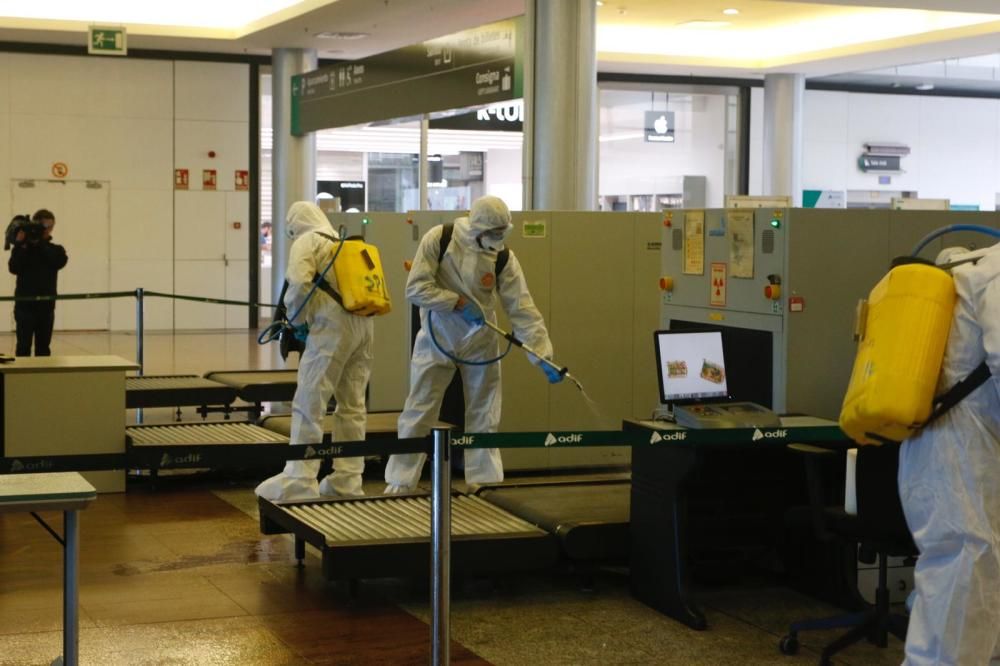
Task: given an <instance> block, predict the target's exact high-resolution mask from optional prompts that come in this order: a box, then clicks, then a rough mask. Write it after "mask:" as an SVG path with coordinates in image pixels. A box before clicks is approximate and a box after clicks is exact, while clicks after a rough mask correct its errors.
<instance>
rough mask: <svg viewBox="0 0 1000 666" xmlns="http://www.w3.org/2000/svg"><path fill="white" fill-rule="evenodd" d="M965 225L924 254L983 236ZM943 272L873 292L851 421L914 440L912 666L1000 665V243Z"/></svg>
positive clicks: (911, 276) (846, 413)
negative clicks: (964, 236)
mask: <svg viewBox="0 0 1000 666" xmlns="http://www.w3.org/2000/svg"><path fill="white" fill-rule="evenodd" d="M959 227H960V228H954V227H952V228H945V229H944V230H939V231H938V232H935V233H934V234H931V235H929V236H928V237H927V238H925V239H924V240H923V241H921V243H920V244H919V245H918V246H917V249H916V250H915V251H914V253H913V254H914V256H915V255H917V254H918V253H919V252H920V250H921V249H922V248H923V247H924V246H926V244H927V243H929V242H930V241H931V240H933V239H934V238H936V237H937V236H939V235H941V234H942V233H946V232H948V231H953V230H973V229H969V228H968V225H959ZM975 230H978V231H986V232H987V233H990V234H991V235H994V236H997V235H1000V234H998V232H997V230H995V229H990V228H978V229H975ZM936 264H937V266H933V265H926V264H925V265H919V264H914V263H906V264H904V265H899V266H897V267H895V268H893V269H892V270H891V271H890V272H889V274H888V275H886V277H885V278H883V280H882V282H880V283H879V285H877V286H876V287H875V289H874V290H873V291H872V296H871V302H870V303H869V306H868V310H869V312H868V317H867V319H868V322H867V326H863V327H862V328H861V333H862V339H861V344H860V345H859V350H858V356H857V358H856V360H855V366H854V373H853V374H852V377H851V385H850V387H849V388H848V392H847V397H846V398H845V402H844V409H843V411H842V412H841V417H840V421H841V427H842V428H843V429H844V431H845V432H847V433H848V434H849V435H850V436H851V437H852V438H853V439H855V441H858V442H859V443H862V444H871V443H878V442H880V441H881V442H890V441H893V440H897V441H898V440H900V439H904V441H903V443H902V446H901V448H900V451H899V477H898V482H899V496H900V500H901V503H902V506H903V512H904V514H905V516H906V522H907V525H908V526H909V528H910V532H911V534H912V535H913V540H914V542H915V543H916V545H917V547H918V548H919V550H920V557H919V559H918V560H917V564H916V568H915V570H914V579H915V598H914V603H913V607H912V610H911V614H910V620H909V627H908V631H907V636H906V659H905V662H904V663H905V664H907V665H908V666H918V665H920V666H922V665H925V664H926V665H930V664H987V663H994V662H1000V244H997V245H994V246H993V247H990V248H986V249H985V250H979V251H977V252H974V253H970V252H969V251H968V250H966V249H964V248H949V249H947V250H944V251H943V252H941V253H940V254H939V256H938V258H937V262H936ZM942 268H945V269H948V270H950V271H951V275H948V273H947V272H946V271H945V270H941V269H942ZM907 362H909V367H907ZM935 390H937V391H938V394H937V397H934V391H935Z"/></svg>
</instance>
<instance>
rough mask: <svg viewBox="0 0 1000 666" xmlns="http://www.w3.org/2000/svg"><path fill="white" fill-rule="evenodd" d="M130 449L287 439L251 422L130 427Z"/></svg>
mask: <svg viewBox="0 0 1000 666" xmlns="http://www.w3.org/2000/svg"><path fill="white" fill-rule="evenodd" d="M125 433H126V435H128V437H129V439H130V441H131V443H132V446H171V445H174V446H211V445H213V444H221V445H227V444H229V445H231V444H287V443H288V438H287V437H285V436H283V435H279V434H278V433H276V432H272V431H271V430H267V429H266V428H261V427H260V426H256V425H253V424H252V423H191V424H177V425H150V426H132V427H129V428H126V429H125Z"/></svg>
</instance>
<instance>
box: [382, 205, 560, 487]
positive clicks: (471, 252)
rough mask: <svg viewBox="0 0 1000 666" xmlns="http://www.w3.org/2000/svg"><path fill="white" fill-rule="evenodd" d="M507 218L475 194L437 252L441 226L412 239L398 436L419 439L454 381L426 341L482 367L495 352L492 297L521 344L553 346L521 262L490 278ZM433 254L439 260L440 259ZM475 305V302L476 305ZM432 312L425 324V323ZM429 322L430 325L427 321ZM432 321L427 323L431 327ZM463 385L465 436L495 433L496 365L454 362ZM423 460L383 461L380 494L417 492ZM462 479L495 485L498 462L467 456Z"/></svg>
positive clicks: (489, 455)
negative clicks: (410, 309) (406, 365)
mask: <svg viewBox="0 0 1000 666" xmlns="http://www.w3.org/2000/svg"><path fill="white" fill-rule="evenodd" d="M512 228H513V227H512V225H511V223H510V211H508V210H507V206H506V204H504V202H503V201H502V200H501V199H499V198H497V197H489V196H488V197H482V198H480V199H477V200H476V201H475V202H474V203H473V204H472V210H471V211H470V213H469V217H460V218H458V219H457V220H455V222H454V226H453V229H452V236H451V240H450V241H449V242H448V243H447V247H446V248H445V249H444V254H443V256H442V254H441V250H442V248H441V240H442V233H443V232H444V227H443V226H436V227H433V228H432V229H430V230H429V231H428V232H427V233H426V234H424V237H423V238H422V239H420V246H419V247H418V248H417V256H416V257H414V259H413V266H412V268H411V269H410V276H409V278H408V279H407V281H406V298H407V299H408V300H409V301H410V302H411V303H414V304H416V305H418V306H419V307H420V331H419V332H418V333H417V338H416V341H415V342H414V344H413V356H412V358H411V360H410V394H409V396H408V397H407V398H406V404H405V406H404V407H403V413H402V414H401V415H400V417H399V427H398V429H399V436H400V437H401V438H408V437H423V436H426V435H427V434H428V433H429V432H430V429H431V426H432V424H433V423H434V422H435V421H436V420H437V418H438V414H439V413H440V410H441V401H442V399H443V398H444V393H445V390H446V389H447V388H448V384H449V383H450V382H451V379H452V377H453V376H454V374H455V367H456V363H455V362H453V361H452V360H450V359H449V358H448V357H447V356H446V355H445V354H444V353H442V352H441V350H440V349H438V348H437V346H436V345H435V344H434V341H433V340H432V339H431V336H430V332H429V331H430V327H431V326H433V327H434V335H435V337H436V338H437V342H438V344H439V345H441V347H442V348H444V349H445V350H446V351H447V352H448V353H449V354H451V355H453V356H455V357H456V358H459V359H462V360H465V361H484V360H489V359H492V358H496V357H497V356H498V355H499V349H500V345H499V337H498V336H497V335H495V334H494V333H493V332H492V331H489V330H486V329H485V328H482V329H479V330H476V328H477V327H478V326H479V325H481V324H482V323H483V319H484V318H486V319H489V320H490V321H491V322H494V323H495V322H496V306H497V301H498V300H499V301H500V302H501V303H502V304H503V308H504V310H505V311H506V312H507V316H508V317H509V318H510V321H511V324H512V325H513V327H514V333H515V334H516V335H517V337H518V338H519V339H521V340H522V341H524V343H525V344H526V345H528V346H529V347H532V348H533V349H535V350H536V351H538V352H539V353H540V354H542V355H544V356H545V357H546V358H549V357H551V356H552V343H551V342H549V334H548V332H547V331H546V330H545V322H544V321H542V315H541V314H540V313H539V312H538V309H537V308H536V307H535V303H534V301H532V299H531V294H530V293H528V285H527V283H526V282H525V279H524V273H523V272H522V271H521V265H520V264H519V263H518V261H517V258H516V257H515V256H514V253H513V252H510V253H509V256H508V259H507V263H506V265H504V266H503V268H502V270H499V271H498V272H499V274H498V275H495V274H494V272H495V271H497V255H498V253H499V252H501V251H502V250H503V249H504V239H506V238H507V236H508V234H510V231H511V229H512ZM438 257H442V258H441V260H440V261H439V260H438ZM477 302H478V304H477ZM431 313H433V317H431ZM432 319H433V320H432ZM431 320H432V321H431ZM532 361H533V362H534V363H535V364H536V365H539V367H540V368H541V369H542V370H543V371H544V372H545V374H546V375H547V376H548V378H549V381H550V382H553V383H555V382H558V381H560V380H562V375H560V374H559V372H558V371H556V370H554V369H552V368H550V367H549V366H547V365H545V364H542V363H541V361H540V360H539V359H537V358H533V359H532ZM458 368H459V371H460V372H461V373H462V383H463V385H464V388H465V429H466V431H468V432H477V433H487V432H496V430H497V428H498V427H499V425H500V363H499V362H496V363H490V364H488V365H466V364H458ZM426 459H427V456H426V455H425V454H423V453H410V454H399V455H394V456H392V457H390V458H389V463H388V465H387V466H386V469H385V480H386V483H387V484H388V487H387V488H386V490H385V492H386V493H387V494H394V493H401V492H409V491H412V490H414V489H416V487H417V482H418V481H419V480H420V473H421V470H422V469H423V466H424V461H425V460H426ZM465 480H466V481H467V482H469V483H492V482H498V481H503V464H502V462H501V460H500V452H499V451H498V450H496V449H469V450H467V451H465Z"/></svg>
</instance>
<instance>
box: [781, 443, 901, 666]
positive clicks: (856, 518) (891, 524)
mask: <svg viewBox="0 0 1000 666" xmlns="http://www.w3.org/2000/svg"><path fill="white" fill-rule="evenodd" d="M789 448H790V449H792V450H794V451H796V452H797V453H800V454H802V455H803V458H804V459H805V461H806V475H807V481H808V484H809V502H810V513H811V516H812V519H813V525H814V527H815V529H816V532H817V534H818V536H819V537H820V538H821V539H824V540H831V539H838V540H841V541H845V542H855V543H858V544H859V546H860V548H859V555H858V557H859V559H860V560H861V561H863V562H873V561H874V559H875V556H877V557H878V589H877V591H876V602H875V605H874V606H873V607H871V608H869V609H868V610H865V611H862V612H859V613H850V614H846V615H839V616H836V617H829V618H822V619H816V620H802V621H800V622H794V623H792V624H791V626H790V627H789V630H788V635H787V636H785V637H783V638H782V639H781V642H780V643H779V648H780V649H781V652H782V653H784V654H788V655H792V654H795V653H797V652H798V649H799V640H798V634H799V632H800V631H809V630H813V629H836V628H840V627H851V630H850V631H848V632H847V633H846V634H844V635H843V636H841V637H840V638H838V639H837V640H835V641H833V642H832V643H830V644H829V645H827V646H826V647H825V648H824V649H823V652H822V655H821V656H820V661H819V663H820V664H821V665H823V664H830V663H832V662H831V657H832V656H833V655H834V654H835V653H837V652H839V651H840V650H843V649H844V648H846V647H848V646H849V645H853V644H854V643H857V642H858V641H860V640H862V639H865V638H867V639H868V640H869V641H870V642H871V643H874V644H875V645H877V646H878V647H883V648H884V647H886V646H887V645H888V635H889V634H890V633H891V634H893V635H894V636H896V637H897V638H899V639H900V640H903V641H905V640H906V627H907V623H908V618H907V617H906V616H903V615H899V614H895V613H892V612H891V611H890V608H889V588H888V585H887V564H886V560H887V558H888V557H916V556H917V554H918V551H917V547H916V545H915V544H914V543H913V538H912V537H911V536H910V532H909V529H908V528H907V526H906V521H905V519H904V517H903V507H902V506H901V504H900V501H899V492H898V490H897V484H896V474H897V471H898V469H899V446H898V445H896V444H885V445H883V446H878V447H876V446H863V447H860V448H859V449H858V460H857V467H856V472H855V479H856V487H857V501H858V512H857V515H851V514H848V513H847V512H846V511H844V508H843V506H828V505H825V504H824V502H823V488H822V483H821V477H822V474H821V470H820V467H821V465H822V464H823V463H825V462H826V460H828V459H830V458H831V457H836V458H838V459H842V458H841V457H840V456H839V455H838V454H837V452H836V451H833V450H830V449H823V448H819V447H816V446H810V445H807V444H790V445H789Z"/></svg>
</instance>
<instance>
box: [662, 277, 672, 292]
mask: <svg viewBox="0 0 1000 666" xmlns="http://www.w3.org/2000/svg"><path fill="white" fill-rule="evenodd" d="M660 290H661V291H673V290H674V279H673V278H672V277H661V278H660Z"/></svg>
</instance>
